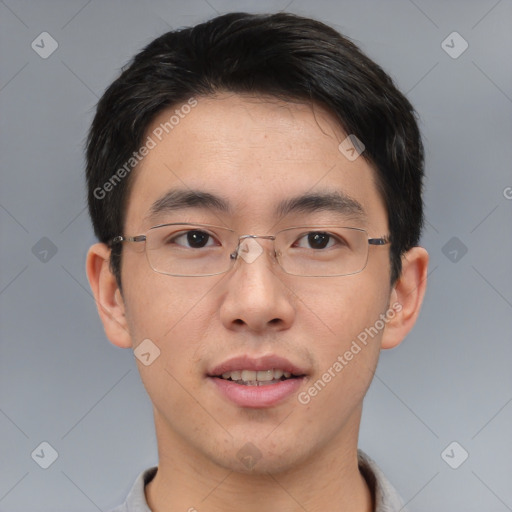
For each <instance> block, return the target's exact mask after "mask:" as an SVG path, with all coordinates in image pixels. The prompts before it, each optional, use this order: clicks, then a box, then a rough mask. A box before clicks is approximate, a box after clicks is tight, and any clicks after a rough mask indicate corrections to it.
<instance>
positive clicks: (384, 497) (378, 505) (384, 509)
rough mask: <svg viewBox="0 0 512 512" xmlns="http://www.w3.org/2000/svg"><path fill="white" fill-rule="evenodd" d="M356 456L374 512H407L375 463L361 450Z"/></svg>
mask: <svg viewBox="0 0 512 512" xmlns="http://www.w3.org/2000/svg"><path fill="white" fill-rule="evenodd" d="M357 454H358V461H359V470H360V471H361V474H362V475H363V476H364V478H365V480H366V482H367V484H368V487H369V488H370V490H371V492H372V494H373V499H374V502H375V512H398V511H400V512H407V510H406V509H405V508H404V504H403V501H402V499H401V498H400V495H399V494H398V492H397V491H396V490H395V488H394V487H393V486H392V485H391V483H390V482H389V480H388V479H387V478H386V477H385V475H384V473H383V472H382V470H381V469H380V468H379V466H377V463H376V462H375V461H374V460H372V459H371V458H370V457H368V455H366V453H364V452H363V451H361V450H358V453H357Z"/></svg>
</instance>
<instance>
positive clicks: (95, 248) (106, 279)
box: [86, 244, 132, 348]
mask: <svg viewBox="0 0 512 512" xmlns="http://www.w3.org/2000/svg"><path fill="white" fill-rule="evenodd" d="M86 272H87V278H88V279H89V284H90V286H91V289H92V293H93V294H94V298H95V300H96V306H97V308H98V313H99V315H100V318H101V321H102V322H103V327H104V329H105V334H106V335H107V338H108V339H109V340H110V341H111V342H112V343H113V344H114V345H116V346H117V347H121V348H131V347H132V341H131V338H130V333H129V331H128V324H127V321H126V315H125V305H124V301H123V297H122V295H121V290H120V289H119V287H118V286H117V282H116V278H115V276H114V274H113V273H112V272H111V270H110V249H109V248H108V247H107V245H105V244H94V245H92V246H91V247H90V249H89V251H88V252H87V261H86Z"/></svg>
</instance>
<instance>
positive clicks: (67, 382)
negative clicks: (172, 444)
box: [0, 0, 512, 512]
mask: <svg viewBox="0 0 512 512" xmlns="http://www.w3.org/2000/svg"><path fill="white" fill-rule="evenodd" d="M283 9H285V10H289V11H291V12H295V13H298V14H303V15H310V16H313V17H316V18H318V19H320V20H322V21H326V22H327V23H330V24H331V25H333V26H334V27H335V28H337V29H338V30H340V31H341V32H343V33H345V34H346V35H348V36H349V37H351V38H353V39H354V40H355V41H356V43H358V44H359V45H360V46H361V48H362V49H363V50H364V51H366V52H367V53H368V54H369V55H370V56H371V57H372V58H374V59H375V60H376V61H377V62H379V63H380V64H381V65H382V66H383V67H384V68H385V69H386V70H387V71H388V72H389V73H390V74H391V75H392V76H393V77H394V79H395V80H396V82H397V84H398V85H399V87H400V88H401V89H402V90H403V91H404V92H406V93H407V95H408V97H409V98H410V100H411V101H412V103H413V104H414V105H415V107H416V108H417V110H418V111H419V113H420V116H421V128H422V131H423V134H424V138H425V144H426V148H427V175H428V176H427V181H426V195H425V199H426V204H427V219H428V224H427V229H426V231H425V235H424V237H423V241H422V243H423V245H424V246H425V247H426V248H427V249H428V251H429V252H430V255H431V264H430V277H429V286H428V291H427V296H426V300H425V305H424V307H423V311H422V315H421V318H420V319H419V321H418V324H417V326H416V328H415V329H414V331H413V332H412V334H411V335H410V336H409V337H408V339H407V340H406V341H405V342H404V343H403V345H401V346H400V347H399V348H398V349H396V350H393V351H388V352H385V353H383V354H382V358H381V362H380V365H379V368H378V371H377V374H376V378H375V380H374V383H373V384H372V387H371V389H370V391H369V394H368V397H367V399H366V405H365V412H364V419H363V424H362V430H361V439H360V446H361V447H362V448H363V449H365V450H366V451H367V452H368V453H369V454H370V455H371V456H372V457H373V458H375V459H376V461H377V462H378V463H379V464H380V465H381V467H382V468H383V470H384V471H385V473H386V474H387V475H388V477H389V479H390V480H391V481H392V482H393V483H394V484H395V486H396V487H397V489H398V490H399V492H400V493H401V495H402V496H403V497H404V499H405V501H406V502H408V507H409V508H410V510H411V511H412V512H423V511H425V512H426V511H433V510H435V511H437V512H448V511H449V512H453V511H456V512H457V511H460V512H462V511H464V512H470V511H475V512H476V511H478V512H483V511H486V512H505V511H507V510H512V486H511V485H510V484H511V480H512V440H511V432H512V428H511V427H512V403H511V402H512V365H511V360H512V359H511V356H512V343H511V333H512V315H511V308H512V292H511V289H512V287H511V284H512V265H511V261H512V258H511V257H512V237H511V230H510V227H511V222H510V221H511V209H512V200H510V198H511V197H512V188H510V187H512V173H511V163H510V162H512V149H511V148H512V144H511V135H512V124H511V119H512V116H511V113H512V88H511V83H512V71H511V65H510V62H511V55H512V52H511V46H512V44H511V43H512V36H511V34H512V30H511V24H512V22H511V20H512V3H511V1H510V0H501V1H496V0H481V1H450V2H446V1H444V2H443V1H441V0H436V1H426V0H415V1H414V2H413V1H412V0H396V1H395V0H393V1H380V2H378V1H377V0H375V1H370V0H365V1H357V2H356V1H333V0H331V1H328V0H317V1H316V2H314V3H313V2H306V1H303V0H294V1H292V2H290V0H283V1H270V0H266V1H260V2H256V1H239V2H233V1H229V0H208V1H206V0H187V1H185V0H183V1H163V0H146V1H144V0H138V1H135V0H130V1H123V2H121V1H114V0H108V1H103V2H102V1H99V0H92V1H87V0H73V1H64V0H62V1H58V0H55V1H49V0H46V1H35V0H34V1H27V0H4V1H0V43H1V50H0V51H1V53H0V58H1V63H0V64H1V66H0V107H1V116H0V130H1V144H0V155H1V157H0V158H1V160H0V161H1V165H2V187H1V190H0V221H1V227H2V243H1V274H0V301H1V352H0V450H1V452H0V511H9V512H21V511H36V510H37V511H53V512H56V511H66V512H74V511H96V510H108V509H109V508H110V507H113V506H114V505H116V504H118V503H119V502H121V501H122V500H123V499H124V497H125V496H126V494H127V492H128V490H129V488H130V487H131V485H132V483H133V481H134V479H135V477H136V476H137V474H138V473H139V472H140V471H141V470H142V469H144V468H146V467H149V466H150V465H154V464H155V463H156V461H157V459H156V454H157V452H156V443H155V437H154V431H153V418H152V413H151V405H150V402H149V399H148V397H147V395H146V394H145V391H144V388H143V386H142V384H141V381H140V379H139V376H138V373H137V369H136V365H135V360H134V358H133V355H132V353H131V352H130V351H128V350H121V349H118V348H115V347H114V346H112V345H111V344H110V343H109V342H108V340H107V339H106V338H105V336H104V333H103V330H102V326H101V324H100V321H99V319H98V317H97V313H96V309H95V304H94V301H93V299H92V297H91V294H90V291H89V286H88V283H87V280H86V276H85V271H84V261H85V255H86V251H87V248H88V246H89V245H90V244H91V243H93V242H94V237H93V235H92V230H91V227H90V225H89V220H88V217H87V212H86V210H85V192H84V190H85V189H84V181H83V141H84V137H85V133H86V130H87V127H88V125H89V123H90V121H91V119H92V115H93V111H94V106H95V103H96V101H97V100H98V98H99V97H100V96H101V94H102V92H103V90H104V89H105V87H106V86H107V85H108V84H109V83H110V82H111V81H112V80H113V79H114V78H115V77H116V76H117V75H118V72H119V70H120V68H121V66H122V65H123V64H125V62H126V61H127V60H128V59H129V58H130V57H131V56H132V55H133V54H134V53H135V52H137V51H138V50H139V49H141V47H143V46H144V45H146V44H147V43H149V42H150V41H151V40H152V39H153V38H155V37H156V36H158V35H160V34H161V33H163V32H164V31H167V30H170V29H171V28H177V27H180V26H184V25H190V24H195V23H197V22H200V21H203V20H206V19H208V18H210V17H213V16H214V15H216V14H217V13H225V12H228V11H233V10H247V11H249V12H263V11H277V10H283ZM43 31H46V32H49V33H50V34H51V36H52V37H53V38H54V39H55V40H56V41H57V43H58V48H57V50H56V51H55V52H54V53H53V54H52V55H50V56H49V57H48V58H46V59H43V58H41V57H40V56H39V54H38V53H36V51H34V49H32V47H31V43H32V41H34V40H35V41H36V43H37V42H38V41H39V45H40V46H42V44H41V43H40V38H38V36H39V34H41V33H42V32H43ZM453 31H457V32H458V33H459V34H460V35H461V36H462V37H463V38H464V39H465V40H466V41H467V43H468V44H469V47H468V49H467V50H466V51H465V52H464V53H462V54H461V55H460V56H459V57H458V58H452V56H450V55H449V54H448V53H447V52H446V51H445V50H444V49H443V47H442V44H441V43H442V41H443V40H445V38H446V37H447V36H448V35H449V34H451V33H452V32H453ZM445 44H448V45H449V46H452V47H453V48H451V49H449V48H446V49H449V50H450V51H451V52H452V53H453V52H454V51H457V50H460V49H461V48H462V46H461V44H462V41H461V40H458V39H455V40H454V42H453V43H452V42H451V40H450V39H448V41H447V43H445ZM44 46H45V51H48V49H49V48H50V45H49V40H48V39H46V43H45V44H44ZM40 51H42V49H41V50H40ZM43 237H46V238H47V239H49V240H50V241H51V244H50V243H49V242H48V240H46V239H43V240H42V241H41V239H42V238H43ZM453 237H456V238H455V239H453ZM447 244H448V245H447ZM464 248H467V253H465V254H464ZM55 250H56V253H55V254H53V253H54V252H55ZM45 251H46V252H45ZM43 441H46V442H48V443H49V444H50V445H51V446H52V447H53V448H54V449H55V450H56V451H57V452H58V458H57V459H56V461H55V462H54V463H53V464H52V465H51V466H50V467H49V468H48V469H46V470H45V469H42V468H41V467H40V466H39V465H38V464H39V463H42V462H43V459H44V458H45V457H46V460H47V461H48V460H49V459H48V457H50V452H49V450H48V449H46V452H44V457H43V456H41V451H40V448H39V450H36V452H35V453H36V454H37V453H39V454H40V457H39V458H38V457H37V456H36V455H34V457H31V453H33V451H34V450H35V449H36V448H38V447H39V445H40V443H41V442H43ZM453 441H457V442H458V443H459V445H460V447H459V446H456V447H455V448H454V449H453V451H452V448H450V449H448V450H447V452H445V459H444V460H443V457H442V455H441V454H442V452H443V451H444V450H445V448H446V447H447V446H448V445H449V444H450V443H452V442H453ZM462 450H465V451H467V452H468V454H469V457H468V459H467V460H466V461H465V462H464V463H463V464H461V465H460V466H459V467H458V468H457V469H452V468H451V467H450V466H449V465H448V464H447V463H446V462H445V460H447V461H449V462H450V463H451V464H452V465H457V464H459V463H460V461H461V460H462V455H463V453H464V452H463V451H462ZM43 451H44V447H43ZM446 454H448V457H447V455H446ZM335 477H336V476H335V475H333V478H335ZM332 510H335V507H334V506H333V508H332Z"/></svg>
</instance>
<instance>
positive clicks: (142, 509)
mask: <svg viewBox="0 0 512 512" xmlns="http://www.w3.org/2000/svg"><path fill="white" fill-rule="evenodd" d="M157 469H158V467H157V466H155V467H152V468H149V469H146V470H145V471H143V472H142V473H140V474H139V476H138V477H137V479H136V480H135V483H134V484H133V487H132V488H131V490H130V492H129V493H128V496H127V497H126V500H125V502H124V503H123V504H122V505H119V506H118V507H116V508H114V509H112V510H110V511H109V512H151V510H150V508H149V507H148V504H147V501H146V495H145V493H144V487H145V486H146V484H148V483H149V482H151V480H153V478H154V476H155V475H156V471H157Z"/></svg>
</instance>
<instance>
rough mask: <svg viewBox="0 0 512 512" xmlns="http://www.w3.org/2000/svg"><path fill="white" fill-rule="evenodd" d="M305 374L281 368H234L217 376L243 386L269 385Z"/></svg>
mask: <svg viewBox="0 0 512 512" xmlns="http://www.w3.org/2000/svg"><path fill="white" fill-rule="evenodd" d="M303 376H304V375H294V374H292V373H291V372H287V371H285V370H281V369H279V368H270V369H268V370H258V371H256V370H234V371H230V372H224V373H223V374H222V375H217V376H216V377H217V378H220V379H224V380H227V381H230V382H234V383H236V384H240V385H242V386H269V385H272V384H277V383H279V382H283V381H285V380H288V379H297V378H300V377H303Z"/></svg>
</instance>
